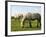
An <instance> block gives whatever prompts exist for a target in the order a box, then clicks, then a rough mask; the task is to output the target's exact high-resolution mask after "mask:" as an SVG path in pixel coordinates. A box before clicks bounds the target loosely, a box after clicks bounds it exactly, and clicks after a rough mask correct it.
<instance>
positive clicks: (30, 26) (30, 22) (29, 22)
mask: <svg viewBox="0 0 46 37" xmlns="http://www.w3.org/2000/svg"><path fill="white" fill-rule="evenodd" d="M29 26H30V28H32V26H31V21H30V20H29Z"/></svg>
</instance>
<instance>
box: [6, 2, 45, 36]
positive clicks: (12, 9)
mask: <svg viewBox="0 0 46 37" xmlns="http://www.w3.org/2000/svg"><path fill="white" fill-rule="evenodd" d="M7 11H8V19H7V21H8V22H7V29H8V35H21V34H22V35H23V34H40V33H44V3H43V4H40V3H29V2H25V3H24V2H8V5H7Z"/></svg>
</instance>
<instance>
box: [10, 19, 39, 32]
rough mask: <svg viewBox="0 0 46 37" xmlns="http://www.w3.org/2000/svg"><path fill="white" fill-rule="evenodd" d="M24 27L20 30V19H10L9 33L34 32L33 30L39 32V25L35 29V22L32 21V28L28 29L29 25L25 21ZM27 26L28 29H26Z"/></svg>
mask: <svg viewBox="0 0 46 37" xmlns="http://www.w3.org/2000/svg"><path fill="white" fill-rule="evenodd" d="M24 24H25V25H24V26H25V27H24V28H22V27H21V20H20V19H16V18H15V19H11V31H32V30H33V31H34V30H40V23H39V27H38V28H37V20H35V21H32V22H31V24H32V28H30V27H29V23H28V21H27V20H26V21H25V23H24ZM27 26H28V28H26V27H27Z"/></svg>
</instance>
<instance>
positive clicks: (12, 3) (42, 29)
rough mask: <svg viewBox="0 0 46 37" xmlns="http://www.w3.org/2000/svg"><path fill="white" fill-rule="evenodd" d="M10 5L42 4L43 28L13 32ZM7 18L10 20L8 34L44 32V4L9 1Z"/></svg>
mask: <svg viewBox="0 0 46 37" xmlns="http://www.w3.org/2000/svg"><path fill="white" fill-rule="evenodd" d="M10 5H25V6H41V24H42V25H41V30H37V31H18V32H11V15H10V14H11V13H10ZM7 20H8V35H19V34H36V33H44V5H43V4H32V3H17V2H8V19H7Z"/></svg>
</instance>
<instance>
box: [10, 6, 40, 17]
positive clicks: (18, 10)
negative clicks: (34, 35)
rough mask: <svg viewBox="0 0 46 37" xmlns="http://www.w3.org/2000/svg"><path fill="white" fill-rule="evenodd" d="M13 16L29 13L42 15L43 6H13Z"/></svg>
mask: <svg viewBox="0 0 46 37" xmlns="http://www.w3.org/2000/svg"><path fill="white" fill-rule="evenodd" d="M10 10H11V16H15V15H17V14H26V13H28V12H31V13H40V12H41V6H22V5H21V6H20V5H11V8H10Z"/></svg>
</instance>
